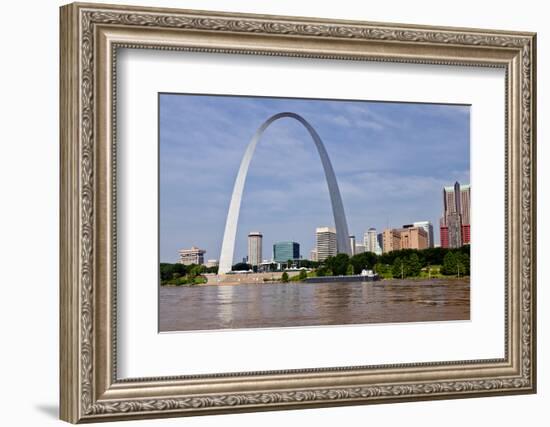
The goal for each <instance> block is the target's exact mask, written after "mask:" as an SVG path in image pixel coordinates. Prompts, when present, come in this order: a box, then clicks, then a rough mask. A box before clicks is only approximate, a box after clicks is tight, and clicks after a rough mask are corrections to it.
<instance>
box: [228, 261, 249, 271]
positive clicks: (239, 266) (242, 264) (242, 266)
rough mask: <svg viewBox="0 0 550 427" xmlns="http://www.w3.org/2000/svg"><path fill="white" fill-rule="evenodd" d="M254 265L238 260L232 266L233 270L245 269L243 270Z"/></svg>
mask: <svg viewBox="0 0 550 427" xmlns="http://www.w3.org/2000/svg"><path fill="white" fill-rule="evenodd" d="M251 268H252V266H251V265H250V264H247V263H246V262H238V263H237V264H235V265H234V266H233V267H231V270H233V271H243V270H246V271H248V270H250V269H251Z"/></svg>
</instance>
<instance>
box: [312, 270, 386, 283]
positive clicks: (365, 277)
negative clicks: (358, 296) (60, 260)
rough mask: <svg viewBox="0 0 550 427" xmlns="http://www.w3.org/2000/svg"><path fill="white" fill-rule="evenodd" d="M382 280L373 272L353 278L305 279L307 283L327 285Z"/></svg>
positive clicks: (356, 275)
mask: <svg viewBox="0 0 550 427" xmlns="http://www.w3.org/2000/svg"><path fill="white" fill-rule="evenodd" d="M378 280H380V276H379V275H378V274H376V273H374V272H373V271H372V270H363V271H362V272H361V274H354V275H351V276H320V277H308V278H307V279H304V280H303V282H305V283H327V282H376V281H378Z"/></svg>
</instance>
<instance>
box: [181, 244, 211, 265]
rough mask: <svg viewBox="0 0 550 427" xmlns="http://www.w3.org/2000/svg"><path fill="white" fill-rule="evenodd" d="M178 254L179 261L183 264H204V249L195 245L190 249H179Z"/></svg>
mask: <svg viewBox="0 0 550 427" xmlns="http://www.w3.org/2000/svg"><path fill="white" fill-rule="evenodd" d="M178 253H179V255H180V263H181V264H184V265H191V264H198V265H202V264H204V254H205V253H206V251H205V250H204V249H199V248H197V247H196V246H192V247H191V249H180V250H179V251H178Z"/></svg>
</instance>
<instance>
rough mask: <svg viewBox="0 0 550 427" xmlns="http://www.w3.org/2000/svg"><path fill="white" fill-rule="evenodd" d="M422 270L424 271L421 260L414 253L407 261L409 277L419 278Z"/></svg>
mask: <svg viewBox="0 0 550 427" xmlns="http://www.w3.org/2000/svg"><path fill="white" fill-rule="evenodd" d="M420 270H422V265H421V264H420V259H419V258H418V255H417V254H415V253H413V254H411V255H410V256H409V258H408V259H407V276H413V277H416V276H419V275H420Z"/></svg>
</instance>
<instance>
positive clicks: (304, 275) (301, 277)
mask: <svg viewBox="0 0 550 427" xmlns="http://www.w3.org/2000/svg"><path fill="white" fill-rule="evenodd" d="M298 277H299V279H300V280H304V279H307V272H306V270H300V274H299V275H298Z"/></svg>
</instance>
